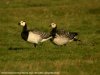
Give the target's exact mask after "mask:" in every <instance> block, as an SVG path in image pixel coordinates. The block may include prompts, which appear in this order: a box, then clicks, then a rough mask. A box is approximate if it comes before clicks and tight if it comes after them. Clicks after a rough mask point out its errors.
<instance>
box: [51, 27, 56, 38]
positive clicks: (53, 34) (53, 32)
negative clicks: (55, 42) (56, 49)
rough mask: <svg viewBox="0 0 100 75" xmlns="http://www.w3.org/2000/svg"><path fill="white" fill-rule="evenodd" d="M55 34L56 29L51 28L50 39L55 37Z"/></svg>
mask: <svg viewBox="0 0 100 75" xmlns="http://www.w3.org/2000/svg"><path fill="white" fill-rule="evenodd" d="M56 33H57V27H55V28H53V29H52V30H51V33H50V34H51V36H52V37H55V35H56Z"/></svg>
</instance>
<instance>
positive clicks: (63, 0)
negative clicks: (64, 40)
mask: <svg viewBox="0 0 100 75" xmlns="http://www.w3.org/2000/svg"><path fill="white" fill-rule="evenodd" d="M20 20H25V21H26V22H27V24H28V28H29V29H32V28H38V29H39V30H41V29H42V31H47V32H49V31H50V28H49V25H50V23H51V22H55V23H57V25H58V28H64V29H65V30H67V31H76V32H78V33H79V38H80V39H81V40H82V43H79V42H72V43H68V44H67V46H62V47H59V46H55V45H53V44H52V43H51V42H50V41H46V42H44V43H43V44H39V45H38V46H37V48H34V47H33V45H32V44H30V43H28V42H25V41H23V40H22V38H21V36H20V33H21V31H22V27H20V26H18V25H17V24H18V22H19V21H20ZM9 71H10V72H25V71H26V72H60V75H100V1H99V0H77V1H76V0H0V72H9Z"/></svg>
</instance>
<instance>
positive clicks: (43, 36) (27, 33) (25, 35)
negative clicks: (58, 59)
mask: <svg viewBox="0 0 100 75" xmlns="http://www.w3.org/2000/svg"><path fill="white" fill-rule="evenodd" d="M18 25H20V26H22V27H23V30H22V32H21V37H22V39H23V40H25V41H28V42H30V43H33V44H34V47H36V46H37V44H38V43H41V42H44V41H47V40H49V39H51V37H50V36H49V34H47V33H45V32H41V31H38V30H36V29H33V30H28V29H27V24H26V22H25V21H20V22H19V23H18Z"/></svg>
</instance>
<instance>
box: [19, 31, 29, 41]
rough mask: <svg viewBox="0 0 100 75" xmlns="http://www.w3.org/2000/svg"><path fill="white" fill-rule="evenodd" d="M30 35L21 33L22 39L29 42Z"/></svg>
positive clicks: (24, 32)
mask: <svg viewBox="0 0 100 75" xmlns="http://www.w3.org/2000/svg"><path fill="white" fill-rule="evenodd" d="M28 35H29V31H23V32H22V33H21V37H22V38H23V39H24V40H25V41H27V39H28Z"/></svg>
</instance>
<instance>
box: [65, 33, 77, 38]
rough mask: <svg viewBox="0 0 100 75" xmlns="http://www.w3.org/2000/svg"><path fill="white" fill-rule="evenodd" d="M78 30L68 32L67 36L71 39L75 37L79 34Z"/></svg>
mask: <svg viewBox="0 0 100 75" xmlns="http://www.w3.org/2000/svg"><path fill="white" fill-rule="evenodd" d="M77 35H78V33H77V32H66V36H67V37H69V38H70V39H74V38H75V36H77Z"/></svg>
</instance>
